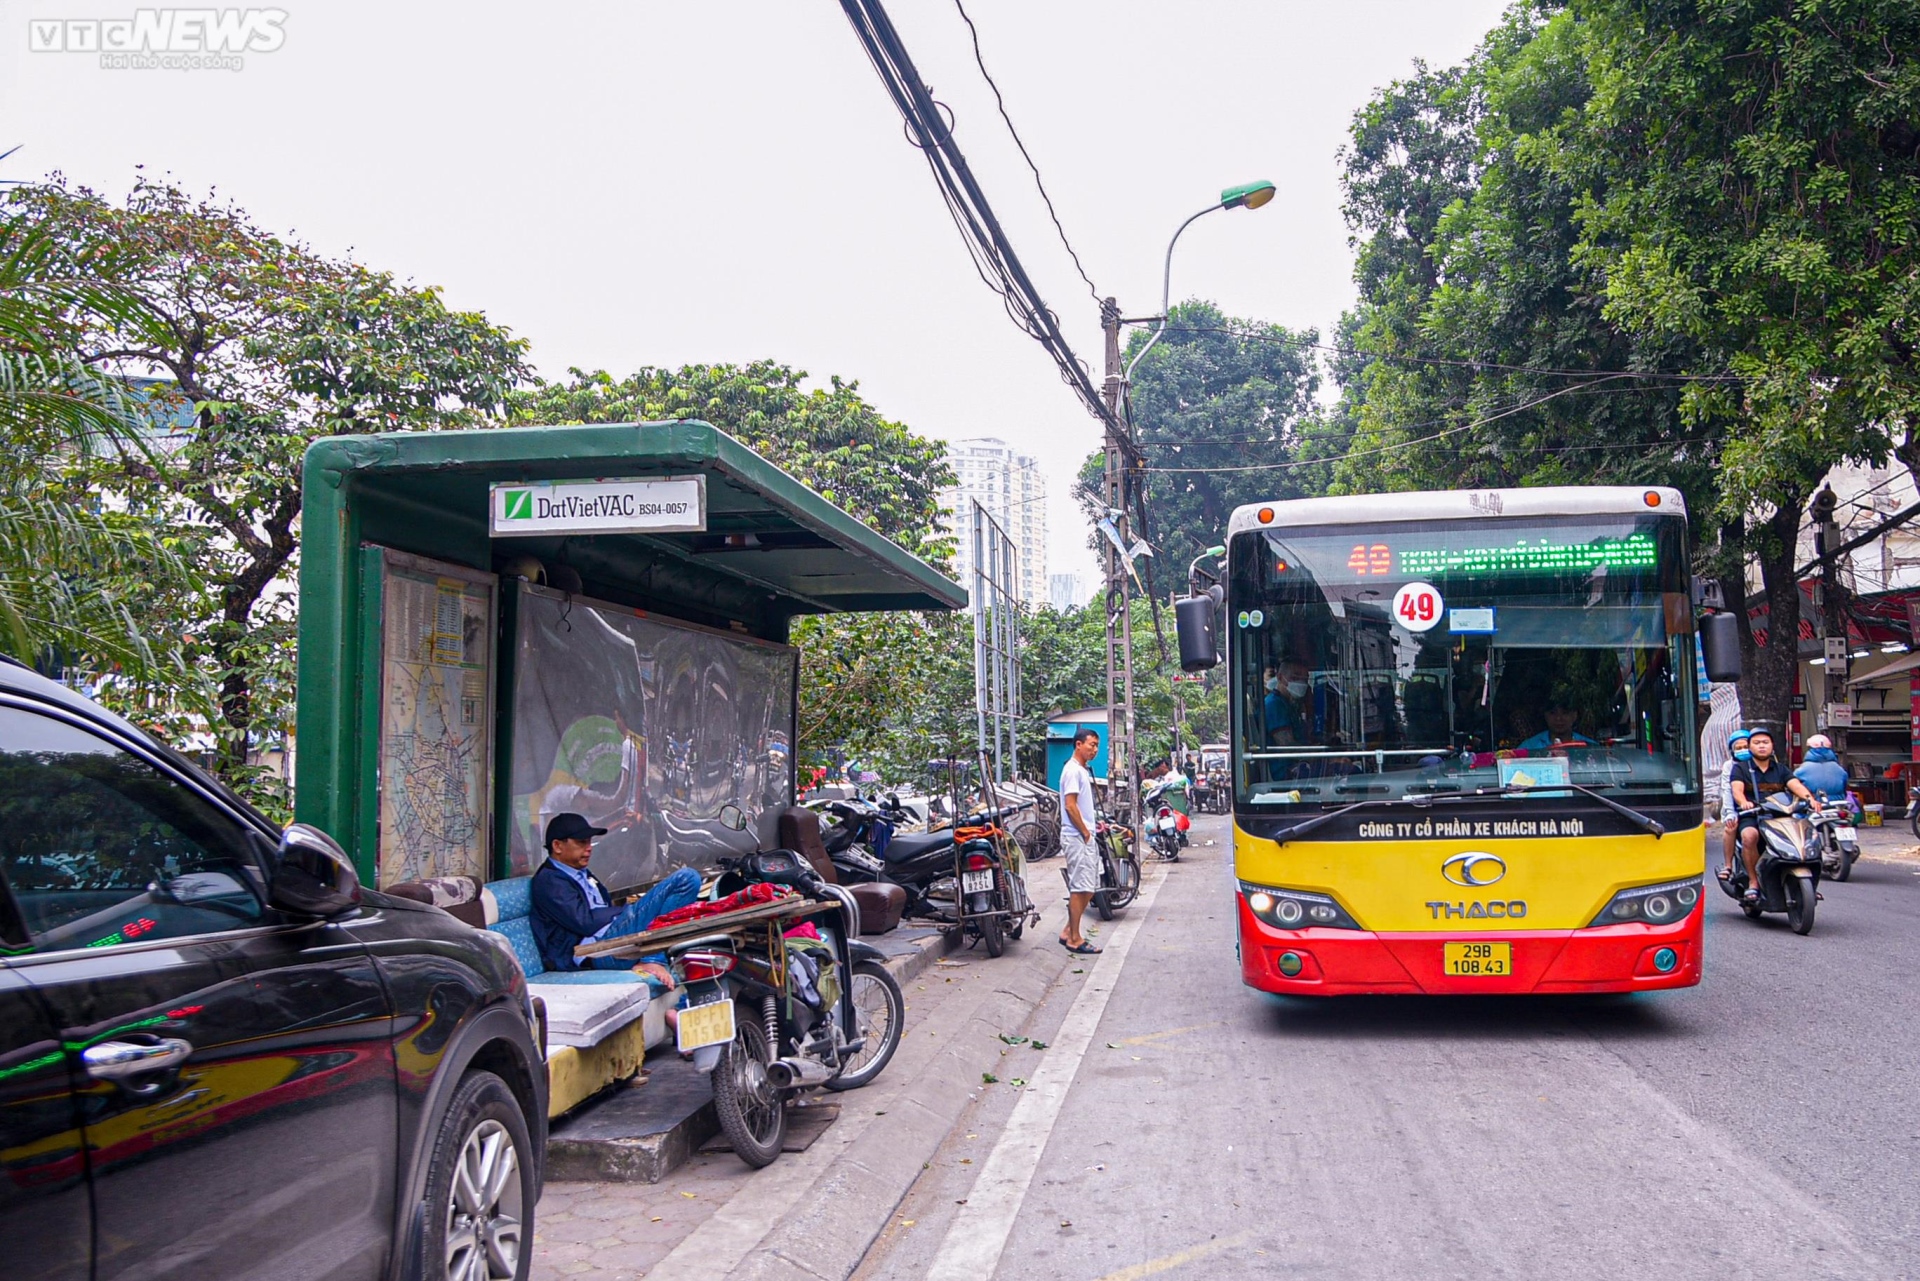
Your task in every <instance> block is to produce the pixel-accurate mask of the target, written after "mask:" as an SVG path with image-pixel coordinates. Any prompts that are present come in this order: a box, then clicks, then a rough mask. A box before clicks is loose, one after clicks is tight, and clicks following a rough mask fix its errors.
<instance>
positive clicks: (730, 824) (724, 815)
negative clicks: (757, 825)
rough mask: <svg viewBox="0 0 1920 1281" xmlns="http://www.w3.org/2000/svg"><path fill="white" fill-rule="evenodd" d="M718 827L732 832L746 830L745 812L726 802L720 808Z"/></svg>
mask: <svg viewBox="0 0 1920 1281" xmlns="http://www.w3.org/2000/svg"><path fill="white" fill-rule="evenodd" d="M720 826H722V827H724V828H727V829H728V830H730V831H734V832H744V831H746V830H747V812H746V811H745V810H743V809H741V808H740V807H739V806H738V805H735V804H734V803H733V802H732V801H728V802H727V803H726V804H725V805H722V806H721V807H720Z"/></svg>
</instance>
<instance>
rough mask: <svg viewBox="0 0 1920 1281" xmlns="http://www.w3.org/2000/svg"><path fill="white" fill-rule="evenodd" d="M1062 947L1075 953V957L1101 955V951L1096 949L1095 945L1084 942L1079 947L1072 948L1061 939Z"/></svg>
mask: <svg viewBox="0 0 1920 1281" xmlns="http://www.w3.org/2000/svg"><path fill="white" fill-rule="evenodd" d="M1060 946H1061V947H1064V948H1066V949H1067V951H1069V952H1071V953H1073V954H1074V955H1075V956H1098V955H1100V949H1099V948H1097V947H1095V946H1094V945H1093V944H1091V943H1087V942H1082V943H1081V944H1080V946H1079V947H1072V946H1070V945H1069V944H1068V943H1067V941H1066V940H1065V939H1061V940H1060Z"/></svg>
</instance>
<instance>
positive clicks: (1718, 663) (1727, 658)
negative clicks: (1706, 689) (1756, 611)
mask: <svg viewBox="0 0 1920 1281" xmlns="http://www.w3.org/2000/svg"><path fill="white" fill-rule="evenodd" d="M1700 657H1701V659H1702V660H1703V661H1704V662H1705V664H1706V668H1707V679H1708V680H1710V681H1712V682H1714V683H1715V684H1716V685H1726V684H1731V683H1733V682H1734V681H1737V680H1739V679H1740V677H1741V674H1742V672H1741V669H1742V666H1743V665H1742V663H1741V660H1740V620H1739V618H1737V617H1736V616H1734V615H1733V614H1708V615H1707V616H1706V617H1705V618H1703V619H1701V620H1700Z"/></svg>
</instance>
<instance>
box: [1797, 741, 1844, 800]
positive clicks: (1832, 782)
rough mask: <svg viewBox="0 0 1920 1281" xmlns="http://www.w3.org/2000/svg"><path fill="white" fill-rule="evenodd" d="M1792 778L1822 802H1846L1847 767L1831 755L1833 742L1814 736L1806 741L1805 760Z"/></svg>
mask: <svg viewBox="0 0 1920 1281" xmlns="http://www.w3.org/2000/svg"><path fill="white" fill-rule="evenodd" d="M1793 776H1794V777H1795V778H1797V779H1799V780H1800V781H1801V782H1802V783H1805V784H1806V785H1807V790H1808V791H1810V792H1812V793H1813V794H1814V795H1815V796H1818V797H1819V798H1820V799H1821V800H1823V801H1828V802H1831V803H1833V804H1837V805H1844V804H1846V801H1847V783H1848V781H1849V780H1848V778H1847V767H1846V766H1844V765H1842V764H1841V763H1840V758H1839V757H1837V756H1835V755H1834V754H1833V740H1832V739H1830V738H1828V737H1827V736H1826V735H1825V734H1815V735H1814V736H1813V737H1811V738H1809V739H1808V740H1807V758H1806V760H1804V761H1803V762H1801V765H1800V768H1799V769H1797V770H1795V771H1794V772H1793Z"/></svg>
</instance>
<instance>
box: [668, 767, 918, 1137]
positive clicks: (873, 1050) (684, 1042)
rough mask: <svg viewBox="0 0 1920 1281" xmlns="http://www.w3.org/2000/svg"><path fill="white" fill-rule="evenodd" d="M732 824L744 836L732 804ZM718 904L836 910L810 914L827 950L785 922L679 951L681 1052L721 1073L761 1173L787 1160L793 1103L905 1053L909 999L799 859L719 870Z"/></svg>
mask: <svg viewBox="0 0 1920 1281" xmlns="http://www.w3.org/2000/svg"><path fill="white" fill-rule="evenodd" d="M721 815H722V821H723V822H725V824H726V826H728V827H730V828H732V829H733V830H734V831H744V830H745V829H746V826H747V821H746V815H745V814H744V813H742V812H741V811H740V809H739V808H738V807H736V806H733V805H728V806H726V807H724V808H723V809H722V811H721ZM719 865H720V867H721V870H722V875H721V877H720V880H719V882H718V883H717V884H716V885H715V886H714V888H713V891H712V893H713V894H714V895H715V896H717V897H724V896H725V895H728V894H732V893H735V892H737V891H739V890H742V889H745V888H746V887H748V886H751V885H759V884H767V885H773V886H778V887H780V888H781V889H787V890H794V891H797V892H798V893H799V894H801V895H802V896H804V897H805V898H807V899H810V900H812V901H813V902H815V903H822V904H828V905H830V906H829V907H828V908H827V909H826V910H823V911H819V912H816V913H813V914H810V915H808V916H807V917H806V918H805V919H806V921H809V922H811V923H812V925H813V931H812V932H813V933H815V934H817V935H818V936H819V937H818V938H817V939H810V938H796V937H792V936H786V935H783V934H782V932H781V926H782V925H784V924H786V922H785V921H778V920H776V921H770V922H768V923H765V924H762V925H747V926H740V927H736V928H727V929H724V930H722V931H717V932H716V933H714V934H710V935H704V936H701V937H699V938H693V939H688V940H686V941H684V942H681V943H678V944H675V945H674V946H672V947H671V948H669V949H668V957H669V963H670V964H671V966H672V968H673V972H674V975H675V978H676V979H677V980H678V981H679V983H680V985H681V987H682V990H683V991H684V992H685V994H686V995H685V1002H686V1003H685V1005H684V1006H683V1007H682V1008H681V1010H680V1013H679V1031H678V1039H679V1046H680V1048H681V1049H682V1050H683V1051H691V1052H692V1053H693V1061H694V1066H695V1067H696V1068H697V1069H699V1070H700V1071H703V1072H708V1073H710V1074H711V1080H712V1083H713V1103H714V1111H715V1112H716V1113H717V1114H718V1116H719V1119H720V1128H721V1130H722V1131H724V1132H725V1134H726V1136H727V1140H728V1141H729V1142H730V1143H732V1145H733V1150H734V1152H735V1153H736V1154H738V1155H739V1157H740V1159H741V1160H743V1161H745V1162H746V1163H747V1164H748V1165H751V1166H754V1167H755V1168H758V1167H761V1166H765V1165H768V1164H770V1163H771V1162H772V1161H773V1160H774V1158H776V1157H778V1156H779V1155H780V1148H781V1145H782V1144H783V1143H784V1141H785V1139H786V1129H787V1114H786V1101H787V1099H788V1098H789V1097H790V1096H792V1095H793V1094H795V1093H797V1092H799V1091H801V1090H804V1089H809V1088H811V1087H813V1086H825V1087H826V1088H827V1089H829V1090H852V1089H858V1088H859V1087H860V1086H863V1085H866V1084H868V1083H869V1082H871V1081H872V1080H873V1079H874V1078H875V1077H877V1076H879V1075H880V1073H881V1071H882V1070H883V1069H885V1067H886V1066H887V1063H888V1061H889V1060H891V1059H892V1058H893V1053H894V1051H895V1049H897V1048H898V1047H899V1044H900V1037H901V1033H902V1031H903V1029H904V1025H905V1019H906V999H905V998H904V997H903V996H902V995H901V992H900V985H899V984H898V983H896V982H895V981H894V978H893V975H892V974H890V973H888V972H887V968H886V965H885V958H884V955H883V954H882V953H881V952H880V951H879V950H878V949H877V948H874V947H872V946H870V945H868V944H866V943H862V942H860V941H859V939H858V934H859V928H860V925H859V921H860V911H859V908H858V906H857V905H856V904H855V903H854V900H853V896H852V895H851V894H849V893H848V892H847V891H846V890H845V889H843V888H841V887H840V886H836V885H829V884H827V883H826V882H825V881H824V880H822V879H821V877H820V875H819V874H818V873H817V872H815V871H814V870H813V869H812V868H811V867H809V866H808V865H807V863H806V860H804V859H802V858H801V857H800V856H799V855H798V854H795V853H794V852H793V851H791V850H759V849H756V850H755V852H754V853H752V854H745V855H734V856H731V857H724V858H721V859H720V860H719Z"/></svg>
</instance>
